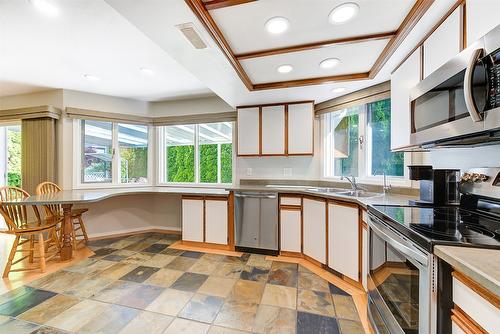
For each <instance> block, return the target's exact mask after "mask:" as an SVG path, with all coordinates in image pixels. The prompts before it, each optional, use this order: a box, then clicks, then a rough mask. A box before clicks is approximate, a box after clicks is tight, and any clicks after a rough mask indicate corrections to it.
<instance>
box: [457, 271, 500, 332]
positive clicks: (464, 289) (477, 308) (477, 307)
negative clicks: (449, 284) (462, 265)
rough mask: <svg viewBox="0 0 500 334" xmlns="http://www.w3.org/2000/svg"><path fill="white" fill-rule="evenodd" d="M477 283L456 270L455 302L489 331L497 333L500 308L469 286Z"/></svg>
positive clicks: (499, 325) (499, 326) (499, 323)
mask: <svg viewBox="0 0 500 334" xmlns="http://www.w3.org/2000/svg"><path fill="white" fill-rule="evenodd" d="M476 284H477V283H475V282H473V281H471V280H470V279H468V278H467V277H464V276H463V275H462V274H460V273H457V272H454V273H453V303H454V304H455V305H456V306H458V307H459V308H460V309H461V310H462V311H463V312H464V313H465V314H467V315H468V316H469V317H470V318H471V319H472V320H474V321H475V322H476V323H477V324H478V325H479V326H481V327H482V328H484V329H485V330H486V331H487V332H488V333H495V332H496V331H497V330H498V328H500V310H499V309H498V308H497V307H496V306H495V305H493V304H491V303H490V302H489V301H488V300H486V299H485V298H483V296H481V295H480V294H479V293H477V292H476V291H474V290H473V289H472V288H471V287H469V286H472V285H476ZM479 289H482V288H481V287H479Z"/></svg>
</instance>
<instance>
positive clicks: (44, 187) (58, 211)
mask: <svg viewBox="0 0 500 334" xmlns="http://www.w3.org/2000/svg"><path fill="white" fill-rule="evenodd" d="M61 190H62V189H61V188H59V186H58V185H57V184H55V183H53V182H42V183H40V184H39V185H38V186H37V187H36V190H35V192H36V194H37V195H46V194H55V193H58V192H60V191H61ZM43 208H44V209H45V213H46V214H47V216H49V217H50V216H62V215H63V210H62V206H61V205H60V204H49V205H44V206H43Z"/></svg>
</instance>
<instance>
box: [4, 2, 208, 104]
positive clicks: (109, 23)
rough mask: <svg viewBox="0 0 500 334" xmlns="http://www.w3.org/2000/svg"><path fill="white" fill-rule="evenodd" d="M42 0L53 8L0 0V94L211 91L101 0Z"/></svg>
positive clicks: (154, 95) (150, 96)
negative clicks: (49, 10)
mask: <svg viewBox="0 0 500 334" xmlns="http://www.w3.org/2000/svg"><path fill="white" fill-rule="evenodd" d="M48 1H49V2H50V3H51V4H53V5H54V6H55V7H56V8H58V12H59V13H58V15H55V16H51V15H46V14H45V13H43V12H40V11H38V10H37V9H36V8H35V6H33V3H32V2H30V1H28V0H0V82H1V84H0V95H9V94H12V93H18V92H23V91H30V90H32V88H31V87H44V88H45V89H48V88H64V89H72V90H79V91H85V92H91V93H99V94H105V95H113V96H120V97H127V98H136V99H141V100H162V99H167V98H178V97H187V96H202V95H209V94H213V93H212V92H211V90H210V89H208V88H207V86H206V85H205V84H202V83H201V82H200V81H199V80H198V79H197V78H196V77H195V76H194V75H192V74H191V73H190V72H188V71H187V70H186V69H185V68H184V67H183V66H181V65H180V64H179V63H178V62H177V61H176V60H174V59H173V58H172V57H171V56H170V55H169V54H168V53H166V52H165V51H164V50H163V49H162V48H161V47H159V46H158V45H157V44H156V43H154V42H153V41H151V39H150V38H148V37H147V36H146V35H144V34H143V33H142V32H141V31H139V30H138V29H137V28H136V27H135V26H134V25H132V24H131V23H130V22H129V21H128V20H127V19H125V18H124V17H123V16H121V15H120V14H118V13H117V12H116V10H114V9H113V8H112V7H111V6H109V5H108V4H107V3H106V2H105V1H104V0H71V1H69V0H48ZM193 52H194V50H193ZM141 67H146V68H149V69H151V70H153V71H154V74H150V73H142V72H141V71H140V68H141ZM85 74H91V75H93V76H96V77H98V78H99V80H95V81H89V80H87V79H85V78H84V75H85Z"/></svg>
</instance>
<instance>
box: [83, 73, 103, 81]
mask: <svg viewBox="0 0 500 334" xmlns="http://www.w3.org/2000/svg"><path fill="white" fill-rule="evenodd" d="M83 77H84V78H85V79H87V80H88V81H99V80H101V78H99V77H96V76H95V75H92V74H84V75H83Z"/></svg>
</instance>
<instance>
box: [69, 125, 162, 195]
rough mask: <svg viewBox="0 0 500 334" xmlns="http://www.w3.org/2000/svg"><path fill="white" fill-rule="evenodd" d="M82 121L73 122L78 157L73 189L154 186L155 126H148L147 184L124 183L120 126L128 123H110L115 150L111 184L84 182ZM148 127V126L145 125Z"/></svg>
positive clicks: (74, 166)
mask: <svg viewBox="0 0 500 334" xmlns="http://www.w3.org/2000/svg"><path fill="white" fill-rule="evenodd" d="M81 121H82V120H81V119H74V120H73V156H74V157H76V159H75V160H74V164H73V189H96V188H131V187H134V188H140V187H150V186H152V185H153V184H154V180H153V177H154V172H153V170H154V163H155V158H154V154H153V153H154V152H155V149H154V148H155V143H154V140H153V139H154V138H155V136H154V132H155V129H154V127H153V126H151V125H148V168H147V170H148V172H147V173H148V175H147V179H148V182H145V183H122V182H121V180H120V179H121V178H120V166H121V162H120V154H119V150H120V146H119V142H118V124H127V122H109V121H104V122H108V123H111V124H112V136H111V138H112V147H113V149H114V152H115V153H114V154H113V160H112V167H111V168H112V170H111V182H82V172H83V171H82V144H83V143H82V127H81ZM143 125H147V124H143Z"/></svg>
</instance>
